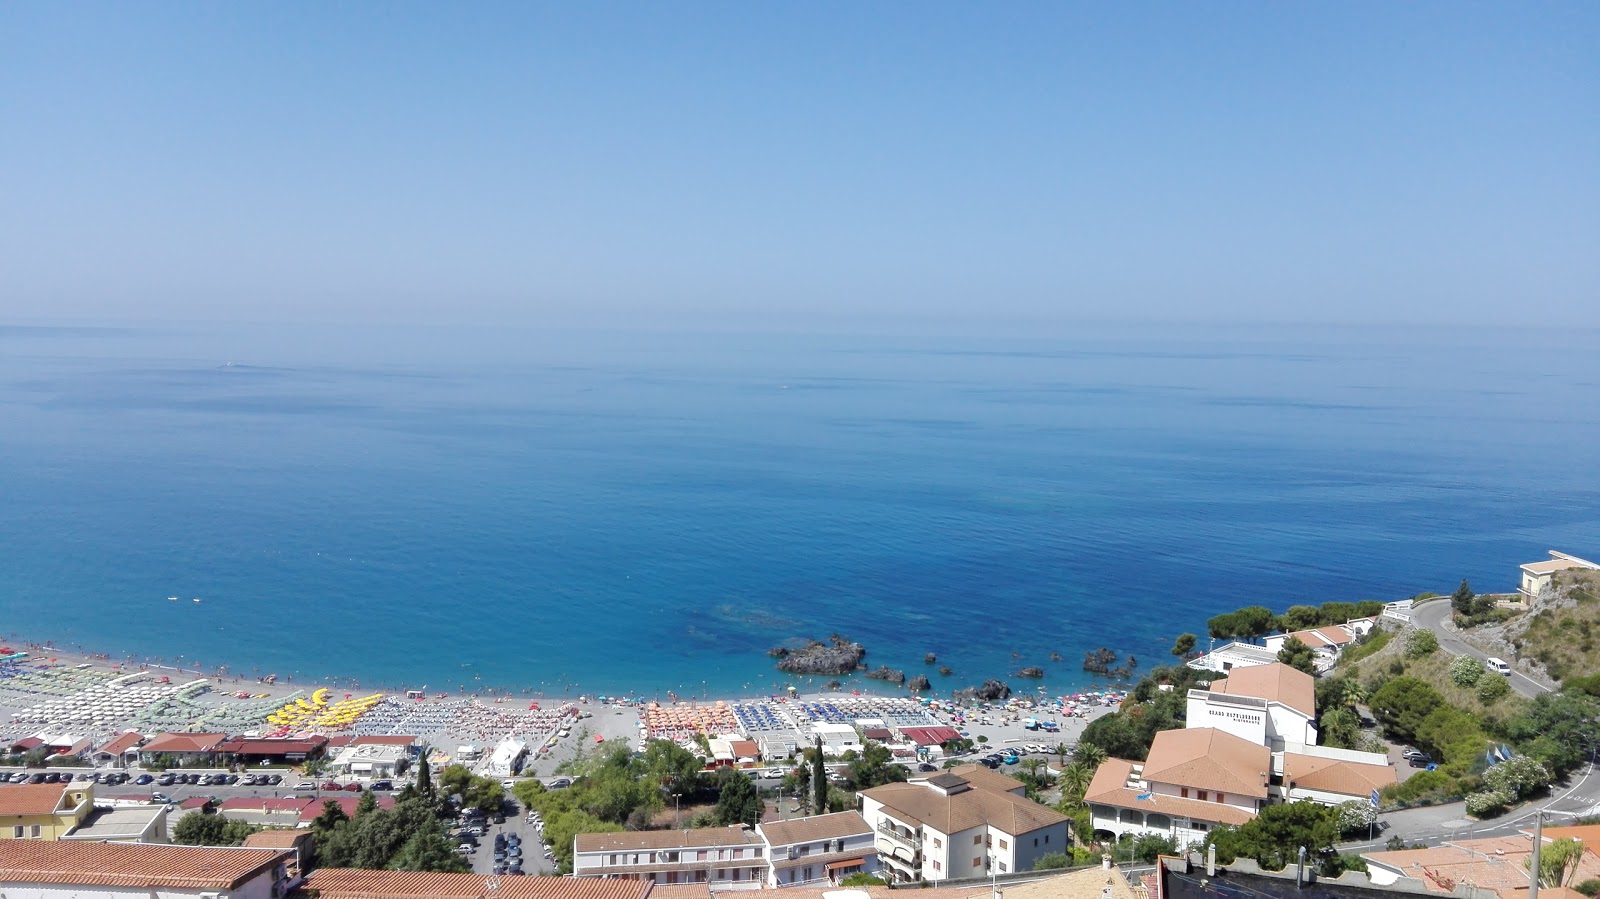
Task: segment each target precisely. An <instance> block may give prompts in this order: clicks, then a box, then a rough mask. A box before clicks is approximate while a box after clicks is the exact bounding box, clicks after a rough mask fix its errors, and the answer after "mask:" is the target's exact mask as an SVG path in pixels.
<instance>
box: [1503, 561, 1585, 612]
mask: <svg viewBox="0 0 1600 899" xmlns="http://www.w3.org/2000/svg"><path fill="white" fill-rule="evenodd" d="M1574 568H1586V569H1589V570H1590V571H1594V570H1600V565H1596V564H1595V563H1593V562H1591V561H1589V560H1588V559H1580V558H1578V557H1577V556H1569V555H1567V554H1566V553H1558V552H1556V551H1555V550H1553V549H1552V550H1550V558H1549V559H1548V560H1546V561H1543V562H1529V563H1528V564H1526V565H1524V566H1522V582H1521V583H1520V584H1519V585H1518V586H1517V593H1519V594H1521V596H1522V605H1523V606H1524V607H1528V606H1531V605H1533V601H1534V600H1535V599H1536V598H1538V596H1539V591H1541V590H1543V589H1544V588H1546V587H1548V586H1550V581H1551V580H1552V579H1553V578H1554V577H1555V576H1556V572H1558V571H1570V570H1572V569H1574Z"/></svg>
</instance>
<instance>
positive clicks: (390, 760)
mask: <svg viewBox="0 0 1600 899" xmlns="http://www.w3.org/2000/svg"><path fill="white" fill-rule="evenodd" d="M523 750H524V751H526V750H527V745H526V744H523ZM410 760H411V754H410V750H409V749H408V748H407V747H405V746H398V745H395V744H392V743H351V744H350V745H348V746H346V747H344V748H343V749H341V750H339V754H338V755H336V756H334V757H333V760H332V761H331V762H329V763H328V770H329V771H331V772H333V773H335V774H338V775H342V776H354V777H376V778H386V777H394V776H396V775H397V774H399V773H401V772H402V771H404V770H405V769H406V765H407V764H409V763H410ZM502 776H503V775H502Z"/></svg>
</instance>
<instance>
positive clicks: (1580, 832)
mask: <svg viewBox="0 0 1600 899" xmlns="http://www.w3.org/2000/svg"><path fill="white" fill-rule="evenodd" d="M1523 833H1528V831H1523ZM1562 837H1571V838H1573V839H1574V840H1577V841H1578V842H1580V843H1582V844H1583V845H1584V847H1585V848H1587V849H1588V850H1589V851H1590V852H1593V853H1595V854H1596V855H1600V824H1575V825H1573V826H1571V827H1546V828H1545V829H1544V838H1545V839H1546V840H1559V839H1561V838H1562ZM1539 893H1540V895H1543V894H1544V891H1543V890H1540V891H1539Z"/></svg>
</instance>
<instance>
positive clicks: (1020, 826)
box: [858, 765, 1071, 883]
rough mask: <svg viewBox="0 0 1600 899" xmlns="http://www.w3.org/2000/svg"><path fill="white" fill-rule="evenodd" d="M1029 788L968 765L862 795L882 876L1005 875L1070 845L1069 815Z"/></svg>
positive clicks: (927, 878) (922, 878)
mask: <svg viewBox="0 0 1600 899" xmlns="http://www.w3.org/2000/svg"><path fill="white" fill-rule="evenodd" d="M1024 792H1025V788H1024V787H1023V785H1022V784H1021V783H1020V782H1018V781H1016V780H1014V779H1012V778H1009V777H1006V776H1005V775H1003V774H999V773H996V772H994V771H990V770H989V769H987V768H984V767H981V766H978V765H964V766H961V767H957V768H952V769H950V770H949V771H945V772H941V773H939V774H933V775H928V776H926V777H916V778H913V779H912V780H911V781H909V782H907V783H896V784H885V785H883V786H881V787H873V788H872V789H870V790H866V791H864V792H862V793H860V794H858V798H859V800H860V802H861V816H862V818H863V819H865V821H866V822H867V824H868V826H870V827H871V828H872V832H873V838H874V841H875V846H874V848H875V849H876V850H877V853H878V861H879V871H878V876H880V877H886V878H888V879H890V880H892V881H895V882H902V883H903V882H912V881H940V880H947V879H951V878H962V877H983V876H988V875H989V874H990V873H991V872H994V873H997V874H1007V873H1011V872H1015V871H1026V870H1029V869H1031V868H1032V867H1033V862H1034V860H1035V859H1037V858H1038V857H1039V856H1041V855H1044V854H1045V853H1048V852H1062V851H1066V849H1067V847H1068V846H1070V845H1071V843H1070V842H1069V840H1070V838H1069V837H1068V835H1067V825H1068V823H1069V819H1068V818H1067V817H1066V816H1064V815H1062V814H1060V813H1058V812H1056V811H1055V810H1054V809H1051V808H1048V807H1046V806H1043V805H1040V804H1039V803H1037V802H1034V801H1033V800H1031V799H1028V798H1027V797H1026V796H1024V795H1023V793H1024Z"/></svg>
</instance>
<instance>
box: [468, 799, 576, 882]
mask: <svg viewBox="0 0 1600 899" xmlns="http://www.w3.org/2000/svg"><path fill="white" fill-rule="evenodd" d="M506 808H507V811H509V812H511V814H507V815H505V816H504V820H503V821H496V820H495V819H494V818H492V817H491V818H486V819H484V820H481V821H479V820H476V819H474V820H470V821H469V820H465V819H462V820H458V822H457V826H456V827H455V828H454V829H452V831H451V838H452V839H453V840H455V841H456V842H457V845H458V846H459V845H466V846H470V847H471V848H472V851H471V852H469V853H465V857H466V859H467V861H468V863H469V864H471V865H472V871H473V873H475V874H495V873H500V874H511V873H513V872H512V871H511V870H510V868H511V865H510V863H511V861H512V860H513V859H520V860H521V862H522V865H521V873H522V874H553V873H555V863H554V862H553V861H551V860H550V859H549V858H546V857H545V851H546V847H545V844H544V842H543V839H542V838H541V837H540V835H539V828H538V826H537V825H536V823H533V822H530V821H529V820H528V818H527V814H526V812H524V811H522V809H521V807H520V806H517V804H516V802H515V801H514V800H508V801H507V804H506ZM476 829H481V830H482V833H481V834H480V833H475V832H473V831H474V830H476ZM468 838H470V839H471V840H472V842H463V841H464V840H466V839H468ZM497 838H503V839H505V841H506V845H505V848H504V856H503V858H499V859H497V858H496V856H497V855H500V853H501V850H500V847H499V845H498V842H497ZM513 845H515V846H516V848H517V849H520V852H514V851H513V848H512V847H513ZM502 861H503V862H504V867H500V863H501V862H502Z"/></svg>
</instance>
